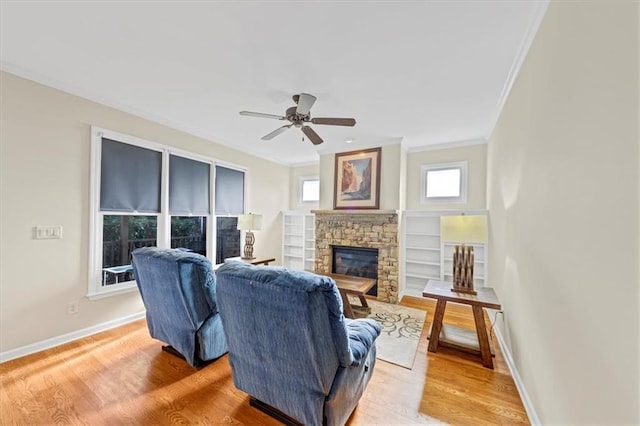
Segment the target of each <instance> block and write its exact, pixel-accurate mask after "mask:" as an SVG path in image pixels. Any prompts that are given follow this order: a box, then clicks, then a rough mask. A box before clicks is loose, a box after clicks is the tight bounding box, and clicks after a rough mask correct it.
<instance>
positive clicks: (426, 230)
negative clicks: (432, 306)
mask: <svg viewBox="0 0 640 426" xmlns="http://www.w3.org/2000/svg"><path fill="white" fill-rule="evenodd" d="M461 213H462V211H456V210H446V211H405V212H404V213H403V217H402V235H401V249H402V275H401V276H402V281H401V284H400V288H401V291H402V293H403V294H407V295H411V296H422V290H424V287H425V286H426V285H427V281H428V280H439V281H449V282H451V280H452V265H451V263H452V257H453V246H454V245H455V244H456V242H455V241H441V239H440V217H441V216H444V215H459V214H461ZM464 213H465V214H470V215H471V214H482V215H486V214H487V212H486V210H480V211H478V210H475V211H469V210H464ZM472 245H473V246H474V252H475V262H474V283H475V285H476V286H478V287H483V286H484V285H485V282H486V276H487V273H486V271H487V268H486V264H485V259H486V250H487V247H486V244H472Z"/></svg>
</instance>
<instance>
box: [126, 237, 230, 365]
mask: <svg viewBox="0 0 640 426" xmlns="http://www.w3.org/2000/svg"><path fill="white" fill-rule="evenodd" d="M132 257H133V262H132V263H133V271H134V273H135V277H136V282H137V284H138V288H139V289H140V294H141V296H142V301H143V302H144V306H145V308H146V309H147V325H148V326H149V333H150V334H151V337H154V338H156V339H158V340H161V341H163V342H165V343H168V344H169V345H170V347H163V349H164V350H167V351H168V352H171V353H175V352H177V355H179V356H182V357H184V358H185V359H186V360H187V362H188V363H189V364H191V365H192V366H194V367H198V366H201V365H203V364H204V363H205V362H206V361H210V360H213V359H215V358H218V357H220V356H222V355H224V354H225V353H226V352H227V341H226V340H225V336H224V332H223V330H222V321H221V319H220V315H219V314H218V305H217V303H216V279H215V274H214V272H213V268H212V266H211V262H210V261H209V259H207V258H206V257H204V256H202V255H199V254H196V253H192V252H188V251H183V250H178V249H162V248H158V247H143V248H139V249H136V250H134V251H133V253H132Z"/></svg>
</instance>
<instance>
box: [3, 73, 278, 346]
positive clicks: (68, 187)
mask: <svg viewBox="0 0 640 426" xmlns="http://www.w3.org/2000/svg"><path fill="white" fill-rule="evenodd" d="M0 79H1V80H0V87H1V90H2V95H1V96H0V102H1V103H0V150H1V151H0V154H1V172H0V173H1V175H0V177H1V182H0V200H1V203H2V205H1V207H0V213H1V217H0V219H1V231H2V239H1V243H0V249H1V253H0V352H5V351H8V350H11V349H15V348H18V347H22V346H25V345H28V344H32V343H35V342H39V341H42V340H44V339H48V338H53V337H57V336H59V335H62V334H66V333H70V332H74V331H78V330H81V329H84V328H87V327H91V326H94V325H98V324H101V323H104V322H107V321H110V320H116V319H120V318H122V317H126V316H128V315H132V314H135V313H139V312H142V311H143V306H142V303H141V300H140V297H139V295H138V293H137V292H134V293H128V294H125V295H120V296H116V297H110V298H106V299H100V300H94V301H89V300H88V299H86V298H85V295H86V294H87V267H88V258H87V253H88V247H89V214H90V213H89V165H90V160H89V151H90V126H91V125H96V126H99V127H103V128H106V129H109V130H113V131H117V132H120V133H126V134H129V135H133V136H136V137H139V138H143V139H147V140H150V141H154V142H158V143H162V144H166V145H172V146H175V147H178V148H180V149H184V150H188V151H192V152H195V153H199V154H203V155H207V156H209V157H212V158H215V159H219V160H223V161H228V162H230V163H234V164H237V165H240V166H244V167H247V168H248V169H249V172H248V194H247V197H248V198H247V201H248V203H247V209H249V210H252V211H260V213H262V214H263V215H264V219H263V220H264V222H263V226H264V229H263V230H261V231H258V232H256V252H257V253H267V254H268V253H280V251H281V241H282V237H281V229H282V228H281V223H280V216H279V213H280V211H281V210H286V209H287V208H288V206H289V191H288V188H289V169H288V168H287V167H284V166H281V165H277V164H275V163H270V162H268V161H264V160H261V159H258V158H255V157H252V156H249V155H246V154H243V153H241V152H239V151H236V150H233V149H230V148H227V147H224V146H222V145H218V144H214V143H211V142H209V141H206V140H203V139H200V138H197V137H194V136H191V135H188V134H186V133H183V132H179V131H177V130H173V129H170V128H168V127H165V126H161V125H158V124H155V123H152V122H150V121H147V120H143V119H141V118H138V117H135V116H133V115H130V114H126V113H123V112H120V111H117V110H115V109H112V108H109V107H106V106H103V105H100V104H97V103H94V102H90V101H87V100H85V99H82V98H79V97H77V96H73V95H69V94H66V93H63V92H61V91H58V90H55V89H51V88H48V87H45V86H42V85H39V84H37V83H33V82H31V81H28V80H24V79H21V78H18V77H16V76H13V75H11V74H7V73H1V74H0ZM283 188H284V190H283ZM36 225H62V226H63V238H62V239H61V240H34V239H32V238H31V233H32V227H34V226H36ZM73 300H80V311H79V313H78V314H76V315H67V314H66V309H67V303H68V302H70V301H73Z"/></svg>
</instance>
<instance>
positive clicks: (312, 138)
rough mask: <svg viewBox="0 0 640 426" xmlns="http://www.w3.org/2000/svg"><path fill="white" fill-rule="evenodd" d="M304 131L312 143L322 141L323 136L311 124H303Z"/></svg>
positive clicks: (317, 143)
mask: <svg viewBox="0 0 640 426" xmlns="http://www.w3.org/2000/svg"><path fill="white" fill-rule="evenodd" d="M302 132H303V133H304V134H305V135H306V136H307V137H308V138H309V140H310V141H311V143H312V144H314V145H320V144H321V143H322V142H324V141H323V140H322V138H321V137H320V136H319V135H318V134H317V133H316V132H315V130H313V129H312V128H311V127H309V126H302Z"/></svg>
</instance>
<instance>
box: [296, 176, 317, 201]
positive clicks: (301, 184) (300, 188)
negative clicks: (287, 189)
mask: <svg viewBox="0 0 640 426" xmlns="http://www.w3.org/2000/svg"><path fill="white" fill-rule="evenodd" d="M309 181H318V199H317V200H304V199H303V197H302V195H303V189H304V183H305V182H309ZM319 187H320V176H302V177H300V178H299V179H298V202H299V203H300V204H318V203H320V189H319Z"/></svg>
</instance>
